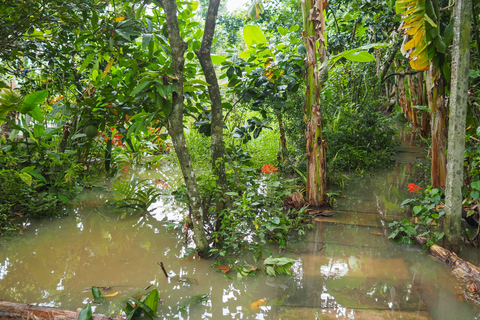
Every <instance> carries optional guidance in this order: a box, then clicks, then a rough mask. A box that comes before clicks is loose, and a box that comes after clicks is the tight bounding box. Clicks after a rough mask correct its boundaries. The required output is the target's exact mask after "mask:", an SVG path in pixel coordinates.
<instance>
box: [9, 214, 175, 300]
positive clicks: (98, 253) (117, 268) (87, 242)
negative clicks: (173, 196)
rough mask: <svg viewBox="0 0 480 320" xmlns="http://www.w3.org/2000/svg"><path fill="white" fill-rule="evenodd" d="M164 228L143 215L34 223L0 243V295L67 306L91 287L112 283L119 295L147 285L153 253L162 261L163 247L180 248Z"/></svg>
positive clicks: (154, 273) (153, 277)
mask: <svg viewBox="0 0 480 320" xmlns="http://www.w3.org/2000/svg"><path fill="white" fill-rule="evenodd" d="M164 229H165V227H164V223H163V222H160V221H158V220H155V219H154V218H152V216H151V215H150V214H148V213H145V214H143V215H142V216H141V217H139V216H138V215H137V214H132V215H127V216H126V217H125V218H124V219H121V218H120V217H119V216H118V215H112V214H108V213H99V212H98V211H97V212H95V211H91V212H89V213H86V214H79V213H77V214H74V215H73V216H71V217H64V218H62V219H53V220H52V221H45V222H43V223H40V224H39V225H38V227H36V228H35V230H30V231H29V232H27V233H26V234H25V235H24V236H22V237H17V238H14V239H11V240H10V241H8V243H4V245H3V248H2V249H3V250H2V252H1V253H0V268H4V269H5V271H4V272H3V273H2V274H1V278H0V298H1V299H4V300H10V301H18V302H25V303H35V302H46V303H47V304H48V305H52V306H63V307H67V308H68V307H69V306H71V304H72V301H76V302H75V303H78V301H82V299H80V300H79V298H81V297H82V296H89V293H85V292H83V291H84V290H85V289H86V288H88V287H91V286H92V285H95V286H118V288H120V291H125V294H127V291H132V290H135V289H137V288H138V287H141V286H148V285H150V284H151V283H152V281H157V277H158V266H156V264H155V262H154V261H155V258H154V257H158V258H159V259H162V257H163V256H164V254H165V252H166V251H167V250H166V249H167V248H170V249H171V250H172V252H178V251H180V248H181V247H182V244H181V242H179V241H178V239H177V237H176V235H172V234H168V235H165V234H164V233H165V231H164ZM159 234H163V235H162V236H159ZM133 279H134V281H133ZM132 283H134V284H135V285H133V286H132ZM132 287H134V288H132ZM122 288H123V289H122ZM116 291H119V290H118V289H116ZM72 307H73V306H72ZM76 307H77V306H75V308H76Z"/></svg>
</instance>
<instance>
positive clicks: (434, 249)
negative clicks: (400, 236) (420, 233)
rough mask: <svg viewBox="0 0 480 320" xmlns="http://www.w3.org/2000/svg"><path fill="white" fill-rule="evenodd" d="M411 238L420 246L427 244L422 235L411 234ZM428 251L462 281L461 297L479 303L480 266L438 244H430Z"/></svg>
mask: <svg viewBox="0 0 480 320" xmlns="http://www.w3.org/2000/svg"><path fill="white" fill-rule="evenodd" d="M412 239H413V240H414V241H415V243H417V244H418V245H420V246H422V247H423V246H425V245H426V244H427V239H426V238H424V237H417V236H412ZM428 253H430V254H431V255H432V256H433V257H435V258H437V259H438V260H440V261H442V262H443V263H445V264H446V265H448V266H450V267H451V268H452V269H454V270H453V271H452V273H453V275H454V276H455V277H456V278H457V279H458V280H459V281H460V282H462V283H463V297H464V298H465V299H467V300H469V301H471V302H474V303H476V304H479V303H480V292H479V288H480V268H479V267H477V266H476V265H474V264H472V263H470V262H468V261H465V260H463V259H461V258H459V257H458V256H457V254H456V253H455V252H452V251H450V250H447V249H445V248H443V247H440V246H439V245H436V244H434V245H432V246H431V247H430V248H428Z"/></svg>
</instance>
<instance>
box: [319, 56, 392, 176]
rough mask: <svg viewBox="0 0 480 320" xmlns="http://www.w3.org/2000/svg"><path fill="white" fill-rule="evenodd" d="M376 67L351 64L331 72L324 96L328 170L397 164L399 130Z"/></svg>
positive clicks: (323, 92) (370, 167) (338, 67)
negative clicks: (387, 109)
mask: <svg viewBox="0 0 480 320" xmlns="http://www.w3.org/2000/svg"><path fill="white" fill-rule="evenodd" d="M374 72H375V70H374V65H373V64H361V65H359V64H354V63H350V62H347V63H345V64H343V65H338V66H336V67H335V68H334V69H333V70H331V72H330V75H329V80H328V81H327V83H326V84H325V86H324V90H323V91H322V93H321V96H322V102H323V105H322V107H323V109H322V111H323V119H324V124H325V125H324V139H325V140H326V141H327V142H328V152H327V160H328V164H327V168H329V170H333V171H337V170H345V169H347V170H355V169H372V168H379V167H385V166H387V165H389V164H391V163H392V162H393V159H392V154H393V152H394V146H395V145H396V143H395V141H394V140H393V136H394V134H395V130H394V129H393V123H392V119H391V118H388V117H386V116H384V115H382V113H381V112H380V111H381V110H384V109H385V99H384V98H382V93H381V87H380V84H379V83H378V80H377V79H378V78H377V77H376V76H375V74H374Z"/></svg>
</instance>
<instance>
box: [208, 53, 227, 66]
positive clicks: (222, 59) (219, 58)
mask: <svg viewBox="0 0 480 320" xmlns="http://www.w3.org/2000/svg"><path fill="white" fill-rule="evenodd" d="M211 58H212V63H213V64H222V63H224V62H225V61H226V60H227V58H225V57H224V56H221V55H219V54H212V55H211Z"/></svg>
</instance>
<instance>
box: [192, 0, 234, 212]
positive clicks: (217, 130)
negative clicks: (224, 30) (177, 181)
mask: <svg viewBox="0 0 480 320" xmlns="http://www.w3.org/2000/svg"><path fill="white" fill-rule="evenodd" d="M219 5H220V0H210V3H209V5H208V12H207V19H206V21H205V29H204V33H203V39H202V45H201V47H200V49H198V50H196V51H195V54H196V55H197V57H198V60H199V61H200V65H201V66H202V70H203V73H204V75H205V80H206V81H207V83H208V84H209V86H208V93H209V95H210V102H211V103H212V135H211V143H210V150H211V157H212V167H213V168H214V172H215V175H216V176H217V177H218V180H217V183H218V185H219V186H220V188H221V189H222V191H223V193H225V192H227V191H228V186H227V175H226V173H225V162H224V158H223V155H224V150H225V149H224V147H223V113H222V111H223V109H222V96H221V94H220V87H219V85H218V80H217V75H216V73H215V68H214V67H213V63H212V58H211V56H210V53H211V50H212V41H213V36H214V33H215V24H216V20H217V14H218V6H219ZM224 207H225V202H224V201H219V202H218V203H217V212H218V213H220V212H221V211H222V210H223V209H224Z"/></svg>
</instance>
